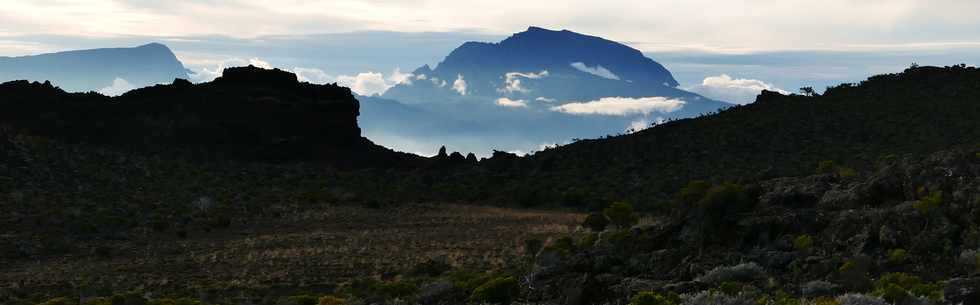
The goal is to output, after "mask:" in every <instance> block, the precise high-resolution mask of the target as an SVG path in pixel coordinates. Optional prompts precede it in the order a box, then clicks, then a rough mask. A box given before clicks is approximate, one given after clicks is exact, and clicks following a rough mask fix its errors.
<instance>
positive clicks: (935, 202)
mask: <svg viewBox="0 0 980 305" xmlns="http://www.w3.org/2000/svg"><path fill="white" fill-rule="evenodd" d="M942 204H943V192H941V191H932V192H929V195H927V196H925V197H922V199H919V201H916V202H915V203H913V204H912V207H914V208H915V209H916V210H918V211H919V213H920V214H922V215H929V212H931V211H932V210H934V209H936V208H938V207H939V206H940V205H942Z"/></svg>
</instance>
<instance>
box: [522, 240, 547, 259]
mask: <svg viewBox="0 0 980 305" xmlns="http://www.w3.org/2000/svg"><path fill="white" fill-rule="evenodd" d="M542 247H544V242H543V241H541V240H540V239H537V238H528V239H525V240H524V254H525V255H527V256H530V257H535V256H537V255H538V253H539V252H541V248H542Z"/></svg>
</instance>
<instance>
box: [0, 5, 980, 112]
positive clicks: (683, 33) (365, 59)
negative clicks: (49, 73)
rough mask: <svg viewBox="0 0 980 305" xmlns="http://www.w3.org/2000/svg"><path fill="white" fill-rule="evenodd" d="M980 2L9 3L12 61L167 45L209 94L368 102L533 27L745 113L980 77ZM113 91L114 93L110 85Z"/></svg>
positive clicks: (2, 44)
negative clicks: (641, 59) (875, 88)
mask: <svg viewBox="0 0 980 305" xmlns="http://www.w3.org/2000/svg"><path fill="white" fill-rule="evenodd" d="M977 11H980V1H975V0H932V1H926V0H821V1H813V0H807V1H802V0H740V1H713V0H685V1H664V0H644V1H637V0H606V1H582V2H578V3H576V4H575V5H568V3H567V1H557V0H541V1H511V0H470V1H434V0H419V1H411V0H402V1H381V0H331V1H300V0H280V1H259V0H240V1H225V0H199V1H150V0H87V1H70V0H32V1H21V0H0V20H2V22H0V56H18V55H29V54H37V53H43V52H52V51H60V50H66V49H79V48H97V47H116V46H135V45H140V44H144V43H148V42H163V43H165V44H167V45H168V46H170V47H171V48H172V49H173V50H174V51H175V52H176V53H177V55H178V57H179V58H180V59H181V61H182V62H184V63H185V65H186V66H188V68H190V69H191V70H194V71H196V72H199V74H198V75H197V77H198V78H200V79H199V80H200V81H203V80H207V78H209V77H213V76H214V75H215V74H217V73H218V71H220V69H221V68H222V67H225V66H228V65H236V64H243V63H250V62H252V63H258V62H261V63H267V64H268V65H270V66H274V67H280V68H285V69H289V70H292V71H295V72H297V73H299V74H302V75H303V76H305V77H307V78H308V79H309V80H311V81H321V82H327V81H339V82H341V83H344V84H346V85H349V86H352V87H355V90H357V91H359V92H360V93H362V94H375V93H380V92H383V91H384V90H385V88H387V87H389V86H391V85H392V84H393V83H394V82H397V79H398V77H399V75H400V73H405V72H410V71H411V70H414V69H415V68H416V67H419V66H421V65H423V64H429V65H434V64H437V63H438V61H439V60H441V59H442V57H443V56H445V55H446V54H448V53H449V52H450V51H451V50H452V49H453V48H455V47H456V46H458V45H459V44H461V43H462V42H465V41H468V40H477V41H497V40H500V39H502V38H504V37H506V36H508V35H510V34H511V33H515V32H519V31H522V30H524V29H526V28H527V27H528V26H529V25H536V26H542V27H547V28H552V29H570V30H573V31H576V32H580V33H586V34H590V35H596V36H601V37H604V38H608V39H611V40H616V41H620V42H623V43H626V44H628V45H630V46H632V47H634V48H637V49H640V50H642V51H644V52H646V53H647V54H648V55H649V56H650V57H651V58H653V59H655V60H657V61H659V62H661V63H663V64H664V65H665V66H667V68H668V69H670V70H671V71H672V72H673V73H674V75H675V77H676V78H677V79H678V80H679V81H680V82H681V85H682V87H683V88H685V89H688V90H692V91H696V92H699V93H702V94H704V95H707V96H709V97H713V98H718V99H724V100H726V101H732V102H737V103H745V102H750V101H751V100H752V99H753V97H754V95H755V93H757V92H758V90H761V89H769V90H787V91H795V90H794V89H793V88H799V87H801V86H814V87H816V88H822V87H824V86H827V85H833V84H836V83H839V82H851V81H858V80H861V79H863V78H865V77H867V76H869V75H871V74H876V73H884V72H895V71H900V70H901V69H902V68H903V67H906V66H908V65H909V64H911V63H913V62H916V63H919V64H933V65H951V64H958V63H968V64H976V61H977V60H978V59H980V58H978V57H980V56H978V55H976V54H980V52H978V51H980V18H976V17H975V13H976V12H977ZM107 85H108V84H107Z"/></svg>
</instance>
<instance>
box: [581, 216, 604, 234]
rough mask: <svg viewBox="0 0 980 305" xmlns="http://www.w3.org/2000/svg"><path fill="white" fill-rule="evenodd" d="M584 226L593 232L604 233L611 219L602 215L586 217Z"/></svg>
mask: <svg viewBox="0 0 980 305" xmlns="http://www.w3.org/2000/svg"><path fill="white" fill-rule="evenodd" d="M582 226H583V227H585V228H588V229H589V230H592V232H602V231H604V230H606V227H608V226H609V218H606V215H603V214H602V213H593V214H590V215H589V216H587V217H585V221H583V222H582Z"/></svg>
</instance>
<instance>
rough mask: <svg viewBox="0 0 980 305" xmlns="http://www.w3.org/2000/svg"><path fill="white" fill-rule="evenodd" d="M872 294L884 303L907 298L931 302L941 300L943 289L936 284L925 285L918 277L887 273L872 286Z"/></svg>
mask: <svg viewBox="0 0 980 305" xmlns="http://www.w3.org/2000/svg"><path fill="white" fill-rule="evenodd" d="M874 288H875V290H874V294H875V295H878V296H881V297H882V298H884V299H885V300H886V301H889V302H892V303H897V302H900V301H903V300H905V299H907V298H909V297H913V296H918V297H926V298H929V299H930V300H932V301H939V300H942V298H943V287H942V285H940V284H936V283H925V282H923V281H922V280H921V279H919V277H917V276H913V275H908V274H905V273H888V274H885V275H884V276H882V277H881V278H879V279H878V280H877V281H876V282H875V284H874Z"/></svg>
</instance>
